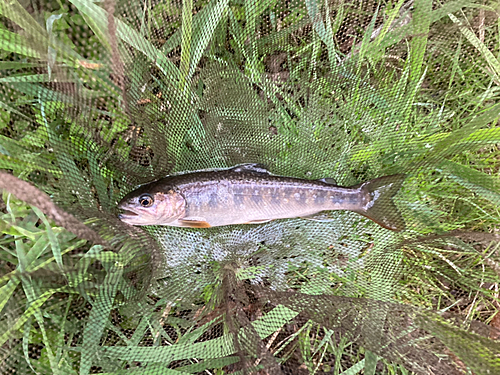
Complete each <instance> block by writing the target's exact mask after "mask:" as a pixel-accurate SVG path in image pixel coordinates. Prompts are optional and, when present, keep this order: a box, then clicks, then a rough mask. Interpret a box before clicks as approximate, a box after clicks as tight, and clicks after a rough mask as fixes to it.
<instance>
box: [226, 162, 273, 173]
mask: <svg viewBox="0 0 500 375" xmlns="http://www.w3.org/2000/svg"><path fill="white" fill-rule="evenodd" d="M233 171H234V172H255V173H265V174H270V173H271V172H269V171H268V170H267V168H266V166H265V165H264V164H259V163H249V164H242V165H238V166H237V167H235V168H233Z"/></svg>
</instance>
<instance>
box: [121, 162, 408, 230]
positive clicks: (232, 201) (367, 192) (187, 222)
mask: <svg viewBox="0 0 500 375" xmlns="http://www.w3.org/2000/svg"><path fill="white" fill-rule="evenodd" d="M327 181H328V180H304V179H299V178H292V177H282V176H275V175H272V174H270V173H269V172H268V171H267V170H265V169H263V168H262V167H260V166H258V165H254V164H250V165H243V166H238V167H235V168H231V169H226V170H218V171H208V172H207V171H202V172H193V173H187V174H183V175H177V176H170V177H165V178H163V179H160V180H158V181H155V182H152V183H149V184H146V185H143V186H141V187H139V188H138V189H136V190H134V191H133V192H131V193H129V194H127V195H126V196H125V197H124V198H123V199H122V201H121V202H120V204H119V208H122V209H124V210H127V211H128V212H129V213H128V214H123V215H121V216H120V219H121V220H123V221H124V222H127V223H129V224H132V225H170V226H181V227H215V226H224V225H232V224H247V223H262V222H266V221H270V220H276V219H286V218H295V217H308V216H311V215H315V214H318V213H320V212H322V211H329V210H349V211H354V212H358V213H360V214H362V215H365V216H367V217H368V218H370V219H372V220H373V221H375V222H377V223H378V224H380V225H382V226H383V227H385V228H388V229H392V230H396V231H398V230H402V229H403V228H404V221H403V220H402V218H401V215H400V213H399V211H398V210H397V208H396V206H395V205H394V203H393V202H392V196H393V195H395V194H396V193H397V191H398V190H399V189H400V187H401V184H402V183H403V181H404V176H403V175H393V176H386V177H381V178H378V179H375V180H372V181H369V182H366V183H363V184H360V185H356V186H352V187H340V186H337V185H334V184H332V183H330V181H328V182H327ZM145 196H149V197H151V198H152V199H153V201H154V203H153V204H152V205H151V206H150V207H141V205H140V202H139V200H140V198H141V197H145ZM167 201H168V203H164V202H167ZM142 202H144V200H143V201H142ZM147 203H149V200H148V202H147ZM157 204H158V206H157V207H156V205H157ZM162 204H163V205H162ZM174 206H176V207H178V210H172V207H174ZM148 209H149V211H147V210H148ZM146 211H147V212H146ZM385 211H387V212H385ZM166 212H168V213H169V214H166Z"/></svg>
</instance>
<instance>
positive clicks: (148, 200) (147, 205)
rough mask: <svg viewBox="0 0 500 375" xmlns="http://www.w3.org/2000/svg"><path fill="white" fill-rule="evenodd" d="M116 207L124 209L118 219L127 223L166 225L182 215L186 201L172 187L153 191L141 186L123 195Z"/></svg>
mask: <svg viewBox="0 0 500 375" xmlns="http://www.w3.org/2000/svg"><path fill="white" fill-rule="evenodd" d="M118 208H120V209H122V210H124V211H125V212H124V213H122V214H120V215H119V219H120V220H121V221H123V222H125V223H127V224H130V225H168V224H169V223H171V222H173V221H175V220H177V219H178V218H179V217H182V216H183V215H184V213H185V209H186V201H185V199H184V197H183V196H182V195H181V194H179V193H177V192H176V191H174V190H173V189H165V190H163V191H154V190H151V189H147V187H143V188H139V189H137V190H134V191H132V192H131V193H129V194H127V195H126V196H125V197H123V199H122V200H121V201H120V203H119V204H118Z"/></svg>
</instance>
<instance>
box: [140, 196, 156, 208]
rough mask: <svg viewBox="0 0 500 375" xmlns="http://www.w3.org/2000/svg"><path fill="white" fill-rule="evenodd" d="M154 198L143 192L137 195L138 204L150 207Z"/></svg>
mask: <svg viewBox="0 0 500 375" xmlns="http://www.w3.org/2000/svg"><path fill="white" fill-rule="evenodd" d="M153 202H154V199H153V197H152V196H151V195H149V194H143V195H141V196H140V197H139V204H140V205H141V206H142V207H151V206H152V205H153Z"/></svg>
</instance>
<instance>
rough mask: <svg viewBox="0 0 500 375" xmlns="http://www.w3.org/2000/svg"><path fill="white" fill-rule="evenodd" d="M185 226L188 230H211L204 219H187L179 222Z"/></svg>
mask: <svg viewBox="0 0 500 375" xmlns="http://www.w3.org/2000/svg"><path fill="white" fill-rule="evenodd" d="M179 221H180V222H181V223H182V225H183V226H185V227H188V228H210V227H211V225H210V224H209V223H208V222H207V220H206V219H205V218H204V217H185V218H182V219H181V220H179Z"/></svg>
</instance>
